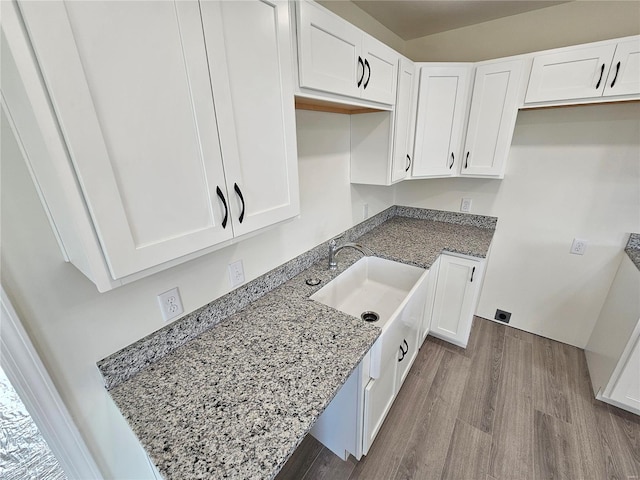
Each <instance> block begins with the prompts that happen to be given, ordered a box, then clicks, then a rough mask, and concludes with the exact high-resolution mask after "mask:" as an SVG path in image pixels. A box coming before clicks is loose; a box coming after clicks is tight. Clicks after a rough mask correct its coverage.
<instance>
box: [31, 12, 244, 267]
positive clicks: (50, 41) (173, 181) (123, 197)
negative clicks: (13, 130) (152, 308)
mask: <svg viewBox="0 0 640 480" xmlns="http://www.w3.org/2000/svg"><path fill="white" fill-rule="evenodd" d="M21 9H22V12H23V14H24V17H25V20H26V23H27V27H28V29H29V33H30V36H31V39H32V41H33V44H34V48H35V51H36V55H37V57H38V61H39V63H40V66H41V68H42V72H43V75H44V78H45V82H46V83H47V86H48V87H49V92H50V95H51V99H52V101H53V104H54V108H55V110H56V113H57V116H58V120H59V122H60V126H61V128H62V131H63V134H64V136H65V139H66V141H67V146H68V148H69V153H70V156H71V160H72V162H73V164H74V167H75V170H76V174H77V176H78V182H79V183H80V186H81V188H82V191H83V193H84V196H85V200H86V203H87V207H88V210H89V212H90V214H91V217H92V219H93V223H94V225H95V229H96V232H97V235H98V237H99V239H100V243H101V244H102V245H103V248H104V254H105V258H106V260H107V263H108V265H109V269H110V271H111V274H112V276H113V278H114V279H116V278H121V277H124V276H126V275H129V274H132V273H134V272H138V271H140V270H144V269H145V268H149V267H151V266H154V265H157V264H159V263H163V262H165V261H168V260H171V259H173V258H176V257H178V256H181V255H186V254H188V253H191V252H193V251H194V250H198V249H201V248H205V247H207V246H209V245H212V244H215V243H219V242H221V241H223V240H227V239H230V238H231V237H232V236H233V233H232V230H231V228H230V226H229V225H226V224H225V226H226V228H225V226H223V225H222V220H223V218H224V208H223V206H222V205H221V203H220V201H219V200H218V199H217V198H216V197H217V196H216V189H217V188H218V187H221V188H222V189H225V185H224V171H223V167H222V157H221V153H220V144H219V142H218V138H217V135H215V134H214V135H207V134H206V132H216V131H217V123H216V115H215V111H214V107H213V100H212V97H211V86H210V82H209V72H208V65H207V57H206V54H205V45H204V37H203V32H202V27H201V25H200V12H199V8H198V4H197V3H195V2H180V3H178V4H176V5H174V4H173V3H169V2H153V3H151V2H148V3H147V2H140V3H135V2H131V3H119V2H118V3H112V2H68V3H61V2H45V3H34V2H24V3H22V4H21ZM142 26H144V32H145V34H144V35H141V27H142ZM183 47H184V48H183ZM160 52H161V53H160ZM195 98H197V99H199V100H200V101H197V102H196V101H194V99H195Z"/></svg>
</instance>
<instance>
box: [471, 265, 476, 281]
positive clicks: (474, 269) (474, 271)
mask: <svg viewBox="0 0 640 480" xmlns="http://www.w3.org/2000/svg"><path fill="white" fill-rule="evenodd" d="M475 273H476V267H473V268H472V269H471V282H472V283H473V275H474V274H475Z"/></svg>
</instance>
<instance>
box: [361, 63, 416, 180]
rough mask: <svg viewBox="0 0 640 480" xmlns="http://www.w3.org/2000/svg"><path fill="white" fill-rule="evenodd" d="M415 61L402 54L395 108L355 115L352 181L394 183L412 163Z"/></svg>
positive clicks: (405, 173)
mask: <svg viewBox="0 0 640 480" xmlns="http://www.w3.org/2000/svg"><path fill="white" fill-rule="evenodd" d="M414 76H415V67H414V63H413V62H412V61H411V60H408V59H406V58H402V59H401V61H400V68H399V70H398V89H397V98H396V101H395V107H394V109H393V111H390V112H389V111H380V112H378V111H374V112H368V113H359V114H357V115H351V173H350V177H351V183H362V184H367V185H392V184H394V183H397V182H399V181H401V180H403V179H404V178H405V177H406V176H407V175H408V173H407V172H408V171H409V169H410V167H411V161H412V159H411V146H412V139H411V133H412V132H411V125H412V123H413V122H412V118H411V117H412V115H413V113H414V106H413V102H414V95H413V83H414Z"/></svg>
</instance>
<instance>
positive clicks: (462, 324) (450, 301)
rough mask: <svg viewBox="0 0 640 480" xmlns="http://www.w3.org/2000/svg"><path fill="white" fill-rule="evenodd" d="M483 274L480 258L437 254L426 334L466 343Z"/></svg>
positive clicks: (455, 342)
mask: <svg viewBox="0 0 640 480" xmlns="http://www.w3.org/2000/svg"><path fill="white" fill-rule="evenodd" d="M483 275H484V260H482V259H478V258H473V257H466V256H465V257H463V256H454V255H451V254H442V255H440V260H439V267H438V275H437V276H438V280H437V282H436V286H435V294H434V298H433V307H432V313H431V323H430V329H429V334H430V335H433V336H434V337H438V338H441V339H442V340H446V341H447V342H450V343H453V344H455V345H458V346H460V347H466V346H467V342H468V340H469V333H471V325H472V323H473V314H474V312H475V308H476V305H477V303H478V298H479V295H480V286H481V284H482V278H483Z"/></svg>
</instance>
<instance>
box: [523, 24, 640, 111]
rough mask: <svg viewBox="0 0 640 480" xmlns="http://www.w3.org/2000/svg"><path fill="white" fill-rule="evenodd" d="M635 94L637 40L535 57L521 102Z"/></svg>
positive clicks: (639, 82)
mask: <svg viewBox="0 0 640 480" xmlns="http://www.w3.org/2000/svg"><path fill="white" fill-rule="evenodd" d="M638 94H640V37H637V38H633V39H629V40H625V41H621V42H619V43H616V42H615V41H614V42H604V43H599V44H596V45H592V46H576V47H567V48H563V49H559V50H558V51H552V52H549V53H543V54H540V55H537V56H535V57H534V59H533V65H532V68H531V76H530V77H529V86H528V88H527V94H526V97H525V103H526V104H530V103H539V102H554V101H563V100H576V99H589V98H597V97H602V96H603V95H604V96H606V97H609V96H617V95H636V96H637V95H638Z"/></svg>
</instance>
